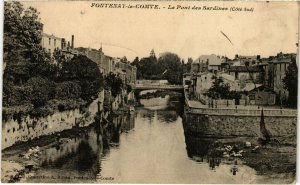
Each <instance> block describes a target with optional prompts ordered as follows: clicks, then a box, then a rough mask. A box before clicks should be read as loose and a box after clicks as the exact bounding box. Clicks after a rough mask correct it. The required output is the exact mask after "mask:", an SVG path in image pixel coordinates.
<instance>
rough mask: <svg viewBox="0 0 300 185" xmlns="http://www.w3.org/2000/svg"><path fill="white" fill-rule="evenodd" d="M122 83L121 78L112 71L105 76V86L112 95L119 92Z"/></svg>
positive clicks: (114, 95)
mask: <svg viewBox="0 0 300 185" xmlns="http://www.w3.org/2000/svg"><path fill="white" fill-rule="evenodd" d="M123 85H124V84H123V81H122V79H121V78H120V77H118V76H117V75H116V74H114V73H112V72H110V73H109V74H108V75H107V76H106V77H105V88H106V89H107V90H110V91H111V94H112V96H113V97H117V95H118V94H120V93H121V91H122V87H123Z"/></svg>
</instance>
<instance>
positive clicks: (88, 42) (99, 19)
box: [23, 1, 298, 60]
mask: <svg viewBox="0 0 300 185" xmlns="http://www.w3.org/2000/svg"><path fill="white" fill-rule="evenodd" d="M99 3H104V2H99ZM119 3H120V2H119ZM127 3H128V2H127ZM141 3H144V4H145V3H150V2H145V1H144V2H135V3H131V4H141ZM153 3H155V4H160V6H161V7H162V6H166V7H167V6H168V4H171V3H172V2H168V1H166V2H157V1H156V2H153ZM173 3H174V2H173ZM23 4H25V5H26V6H33V7H35V8H37V9H38V11H39V12H40V18H41V21H42V22H43V23H44V32H46V33H48V34H54V35H56V36H58V37H64V38H66V39H67V40H70V39H71V35H72V34H74V35H75V47H80V46H83V47H91V48H96V49H98V48H99V47H100V45H101V43H102V45H103V51H104V52H105V54H107V55H110V56H113V57H117V56H119V57H121V56H124V55H125V56H127V58H128V59H130V60H132V59H133V58H134V57H136V56H138V57H140V58H141V57H145V56H148V55H149V53H150V50H151V49H152V48H153V49H154V50H155V52H156V54H157V55H159V53H162V52H164V51H170V52H174V53H177V54H178V55H179V56H180V57H181V58H184V59H185V60H186V59H187V57H192V58H193V59H196V58H197V57H199V56H200V55H202V54H217V55H226V56H228V57H231V58H232V57H233V56H234V55H235V54H240V55H256V54H260V55H262V56H269V55H275V54H276V53H278V52H280V51H282V52H296V50H297V48H296V42H297V40H298V16H297V13H298V5H297V3H296V2H288V3H280V2H273V3H264V2H260V3H253V2H252V3H245V2H244V3H241V2H189V3H183V2H176V4H181V5H191V6H193V5H196V6H199V7H202V6H204V5H205V6H215V5H216V6H220V7H228V8H230V7H231V6H235V7H248V8H252V7H253V8H254V12H252V13H249V12H229V11H226V12H222V11H197V10H194V11H192V10H175V11H174V10H167V9H160V10H147V9H146V10H145V9H144V10H140V9H101V8H91V7H90V6H91V4H92V3H91V2H86V1H85V2H83V1H81V2H72V1H68V2H60V1H51V2H47V1H44V2H23ZM221 31H222V32H224V33H225V34H226V35H227V36H228V37H229V38H230V40H231V41H232V43H233V45H232V44H231V43H230V42H229V41H228V40H227V39H226V38H225V37H224V36H223V35H222V34H221Z"/></svg>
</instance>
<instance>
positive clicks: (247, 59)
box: [233, 55, 260, 66]
mask: <svg viewBox="0 0 300 185" xmlns="http://www.w3.org/2000/svg"><path fill="white" fill-rule="evenodd" d="M233 61H234V64H233V65H235V66H254V65H257V64H259V63H260V55H254V56H242V55H235V58H234V59H233Z"/></svg>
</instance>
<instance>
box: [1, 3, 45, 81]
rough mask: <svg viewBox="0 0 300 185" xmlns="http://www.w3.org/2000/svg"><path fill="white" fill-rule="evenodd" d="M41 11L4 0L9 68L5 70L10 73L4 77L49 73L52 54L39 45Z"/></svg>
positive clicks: (5, 55) (6, 62) (41, 26)
mask: <svg viewBox="0 0 300 185" xmlns="http://www.w3.org/2000/svg"><path fill="white" fill-rule="evenodd" d="M38 15H39V12H38V11H37V10H36V9H34V8H32V7H29V8H27V9H24V7H23V5H22V4H21V3H20V2H17V1H12V2H5V3H4V30H3V34H4V37H3V39H4V41H3V52H4V58H3V61H4V64H5V66H6V67H5V70H6V68H10V69H9V70H7V71H5V72H6V73H8V74H7V75H5V77H9V78H11V77H12V76H13V77H14V78H15V79H19V78H22V77H24V75H23V74H24V73H26V74H28V75H30V76H32V75H44V76H48V75H49V69H50V68H49V61H50V55H49V54H48V53H47V52H46V51H45V50H44V49H43V48H42V47H41V46H40V42H41V38H42V35H41V34H42V29H43V24H42V23H41V22H40V20H39V17H38ZM14 68H18V70H19V72H18V73H15V71H14ZM22 70H24V72H22ZM10 72H11V73H10ZM18 74H22V76H21V77H19V76H17V75H18ZM26 80H27V78H25V79H24V80H23V81H26Z"/></svg>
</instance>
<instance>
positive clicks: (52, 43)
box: [41, 33, 63, 55]
mask: <svg viewBox="0 0 300 185" xmlns="http://www.w3.org/2000/svg"><path fill="white" fill-rule="evenodd" d="M41 44H42V47H43V48H45V49H46V51H48V52H49V53H50V54H51V55H52V54H53V52H54V50H55V49H62V47H63V38H59V37H56V36H54V35H53V34H52V35H49V34H46V33H42V41H41Z"/></svg>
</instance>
